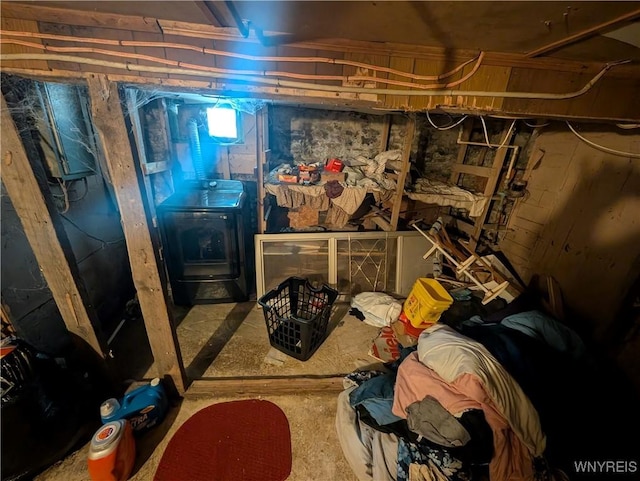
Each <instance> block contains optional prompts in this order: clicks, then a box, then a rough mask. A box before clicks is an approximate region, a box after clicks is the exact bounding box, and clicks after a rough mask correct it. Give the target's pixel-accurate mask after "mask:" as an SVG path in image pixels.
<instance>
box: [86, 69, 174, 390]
mask: <svg viewBox="0 0 640 481" xmlns="http://www.w3.org/2000/svg"><path fill="white" fill-rule="evenodd" d="M87 83H88V85H89V98H90V100H91V113H92V117H93V123H94V126H95V127H96V131H97V133H98V136H99V138H100V140H101V142H102V147H103V149H104V152H105V157H106V159H107V166H108V168H109V172H110V174H111V180H112V182H113V185H114V187H115V191H116V200H117V202H118V205H119V206H120V216H121V218H122V227H123V230H124V235H125V240H126V243H127V251H128V253H129V259H130V263H131V274H132V277H133V282H134V285H135V287H136V291H137V294H138V299H139V301H140V308H141V310H142V316H143V319H144V323H145V327H146V330H147V336H148V337H149V344H150V345H151V351H152V353H153V357H154V367H155V370H156V373H157V375H158V376H160V377H165V376H168V377H170V379H171V380H172V381H173V383H174V385H175V388H176V389H177V390H178V392H179V393H183V392H184V391H185V387H186V377H185V372H184V366H183V364H182V357H181V355H180V346H179V344H178V338H177V335H176V330H175V326H174V325H173V322H172V319H171V313H170V310H169V306H168V303H167V298H166V293H165V287H166V286H165V285H164V283H163V282H162V281H161V277H160V273H159V266H158V264H157V259H156V255H157V252H156V250H155V249H154V245H153V243H152V240H151V233H150V228H149V223H148V221H147V216H146V213H145V209H144V199H143V194H142V192H141V191H140V186H139V184H138V179H137V174H136V165H135V162H134V159H133V155H132V153H131V148H130V145H129V137H128V135H127V128H126V125H125V121H124V113H123V111H122V105H121V101H120V97H119V95H118V88H117V86H116V85H115V84H114V83H112V82H110V81H109V80H107V77H106V76H104V75H94V76H91V77H89V78H88V79H87Z"/></svg>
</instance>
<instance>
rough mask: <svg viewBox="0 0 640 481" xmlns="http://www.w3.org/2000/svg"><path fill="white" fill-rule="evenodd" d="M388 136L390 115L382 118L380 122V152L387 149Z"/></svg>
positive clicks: (389, 132)
mask: <svg viewBox="0 0 640 481" xmlns="http://www.w3.org/2000/svg"><path fill="white" fill-rule="evenodd" d="M389 134H391V115H389V114H387V115H385V116H384V120H383V121H382V135H381V136H380V152H384V151H386V150H387V149H388V148H389Z"/></svg>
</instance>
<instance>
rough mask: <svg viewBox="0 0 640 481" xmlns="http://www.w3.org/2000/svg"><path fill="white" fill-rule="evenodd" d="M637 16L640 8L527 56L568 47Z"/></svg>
mask: <svg viewBox="0 0 640 481" xmlns="http://www.w3.org/2000/svg"><path fill="white" fill-rule="evenodd" d="M636 18H640V9H637V10H634V11H632V12H629V13H626V14H624V15H621V16H619V17H617V18H614V19H611V20H609V21H607V22H604V23H601V24H599V25H596V26H594V27H591V28H588V29H586V30H583V31H581V32H578V33H575V34H573V35H570V36H568V37H566V38H563V39H561V40H557V41H555V42H552V43H550V44H547V45H544V46H543V47H539V48H537V49H535V50H532V51H531V52H527V54H526V56H527V57H529V58H533V57H539V56H540V55H545V54H548V53H550V52H553V51H555V50H558V49H560V48H562V47H566V46H567V45H571V44H573V43H576V42H579V41H581V40H584V39H586V38H589V37H592V36H594V35H598V34H599V33H603V32H606V31H610V30H614V29H615V28H617V27H619V26H621V25H622V24H625V23H627V22H631V21H633V20H635V19H636Z"/></svg>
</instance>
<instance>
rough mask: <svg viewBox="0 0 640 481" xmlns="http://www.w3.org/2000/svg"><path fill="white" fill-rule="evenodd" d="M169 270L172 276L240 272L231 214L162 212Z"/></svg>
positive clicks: (188, 277)
mask: <svg viewBox="0 0 640 481" xmlns="http://www.w3.org/2000/svg"><path fill="white" fill-rule="evenodd" d="M162 217H163V218H162V224H163V225H162V228H163V233H164V239H165V246H164V249H165V252H166V254H167V255H166V259H167V265H168V267H169V274H170V276H171V277H172V278H174V279H181V280H196V279H202V280H204V279H235V278H237V277H239V276H240V262H239V258H240V257H239V253H238V238H237V233H236V219H235V214H229V213H222V212H175V211H174V212H165V213H164V215H163V216H162Z"/></svg>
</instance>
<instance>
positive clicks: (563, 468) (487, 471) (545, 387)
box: [336, 309, 631, 481]
mask: <svg viewBox="0 0 640 481" xmlns="http://www.w3.org/2000/svg"><path fill="white" fill-rule="evenodd" d="M511 311H513V309H511ZM489 318H490V320H488V319H489ZM496 319H498V320H496ZM385 367H386V368H387V370H386V371H359V372H355V373H351V374H350V375H348V376H347V377H346V378H345V391H343V392H342V393H341V394H340V396H339V398H338V410H337V416H336V428H337V432H338V438H339V440H340V444H341V446H342V449H343V452H344V454H345V457H346V459H347V460H348V462H349V464H350V466H351V467H352V469H353V471H354V473H355V474H356V475H357V477H358V479H360V480H361V481H365V480H367V481H369V480H374V481H379V480H384V481H407V480H410V481H418V480H419V481H426V480H429V481H430V480H437V481H445V480H459V481H464V480H475V479H479V480H497V481H503V480H538V479H559V480H560V479H566V478H564V477H563V476H565V475H566V473H571V475H574V474H575V470H574V468H573V466H574V462H575V461H577V460H581V459H600V458H601V457H602V456H603V455H606V454H604V451H603V443H602V441H601V439H603V438H604V439H607V443H609V442H611V441H612V438H613V437H615V427H614V426H611V423H609V422H608V420H607V419H606V417H604V418H603V417H600V418H598V417H596V416H595V415H594V414H595V413H596V412H598V411H597V410H598V409H603V408H604V406H605V405H606V401H607V399H606V398H607V395H606V393H604V392H601V391H600V389H599V387H598V384H597V382H596V381H595V378H594V372H595V370H596V368H597V366H596V365H595V362H594V361H593V359H592V358H591V357H589V356H588V355H587V350H586V348H585V345H584V344H583V342H582V340H581V339H580V337H579V336H578V335H577V334H576V333H575V332H574V331H573V330H571V329H569V328H568V327H567V326H565V325H564V324H562V323H560V322H559V321H557V320H555V319H554V318H552V317H550V316H548V315H547V314H545V313H544V312H542V311H541V310H527V311H522V312H516V313H512V312H509V315H506V316H504V317H501V316H496V315H492V316H487V317H485V318H484V319H483V318H481V317H479V316H472V317H470V318H469V319H466V320H465V321H463V322H455V323H450V325H448V324H445V322H438V323H436V324H435V325H433V326H432V327H430V328H428V329H426V330H425V331H424V332H423V333H422V334H421V336H420V338H419V341H418V345H417V346H414V347H411V348H405V349H403V351H402V356H401V358H400V359H399V360H397V361H395V362H394V363H392V364H387V365H385ZM609 401H610V400H609ZM609 404H611V403H609ZM594 410H595V411H594ZM630 417H631V416H630ZM612 449H616V450H617V449H619V448H618V447H616V448H612ZM612 452H613V451H612ZM615 454H616V455H617V456H624V454H622V451H619V450H617V451H615ZM590 456H591V458H590ZM571 479H573V476H572V477H571Z"/></svg>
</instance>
